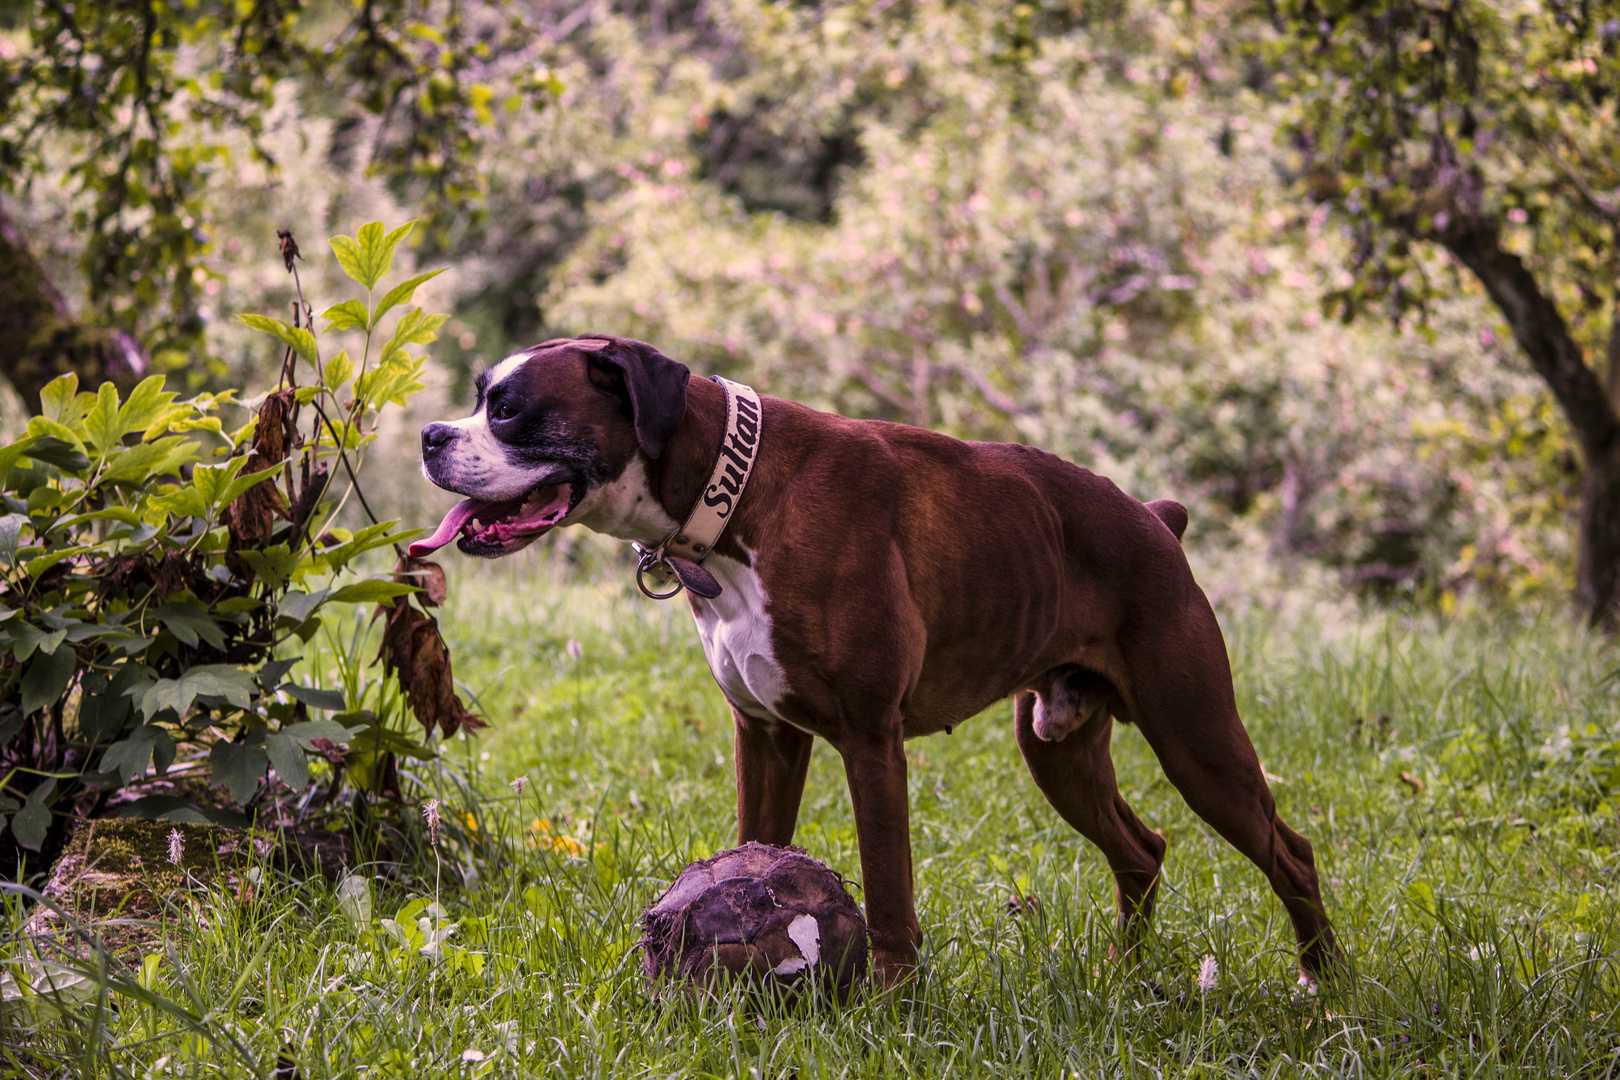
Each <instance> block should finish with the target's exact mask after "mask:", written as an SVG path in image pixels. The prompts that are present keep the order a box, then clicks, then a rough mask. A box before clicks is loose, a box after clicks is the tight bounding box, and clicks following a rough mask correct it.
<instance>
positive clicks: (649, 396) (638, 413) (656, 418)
mask: <svg viewBox="0 0 1620 1080" xmlns="http://www.w3.org/2000/svg"><path fill="white" fill-rule="evenodd" d="M606 341H607V345H606V346H605V347H603V348H601V349H597V350H595V351H593V352H591V353H588V354H587V356H586V367H587V370H588V372H589V374H590V378H591V382H592V383H595V384H596V385H597V386H598V387H600V388H601V389H603V390H606V391H608V392H610V393H620V394H623V395H624V396H625V397H626V398H628V400H629V404H630V419H631V422H632V423H633V424H634V425H635V428H636V442H637V443H639V444H640V446H641V450H642V453H644V454H646V455H647V456H648V457H650V458H656V457H658V456H659V455H660V454H662V453H663V452H664V444H665V443H667V442H669V440H670V436H672V435H674V434H675V429H676V428H678V427H680V424H681V418H682V417H684V416H685V415H686V383H687V380H688V379H690V378H691V374H692V373H691V371H690V369H688V368H687V366H686V365H685V364H683V363H680V362H679V361H677V360H671V359H670V358H669V357H667V356H665V355H664V354H663V353H661V352H659V351H658V350H657V349H655V348H653V347H652V346H651V345H648V344H647V343H646V342H643V341H631V340H630V339H628V338H607V339H606Z"/></svg>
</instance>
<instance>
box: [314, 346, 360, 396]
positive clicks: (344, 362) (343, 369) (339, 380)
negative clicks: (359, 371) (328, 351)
mask: <svg viewBox="0 0 1620 1080" xmlns="http://www.w3.org/2000/svg"><path fill="white" fill-rule="evenodd" d="M353 374H354V361H353V360H350V359H349V350H348V349H344V350H343V351H342V352H340V353H338V354H337V355H336V356H334V357H332V359H330V360H328V361H327V362H326V368H325V372H324V375H325V377H324V378H323V379H322V380H321V381H322V382H323V383H324V384H325V385H326V388H327V389H328V390H331V391H332V392H334V393H336V392H337V390H338V388H339V387H341V386H342V385H343V384H344V383H346V382H348V381H349V376H351V375H353Z"/></svg>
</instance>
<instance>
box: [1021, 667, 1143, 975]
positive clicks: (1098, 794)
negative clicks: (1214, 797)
mask: <svg viewBox="0 0 1620 1080" xmlns="http://www.w3.org/2000/svg"><path fill="white" fill-rule="evenodd" d="M1093 677H1094V678H1097V679H1100V678H1101V676H1093ZM1035 706H1036V699H1035V695H1034V694H1033V693H1027V692H1026V693H1021V694H1019V695H1018V697H1017V699H1016V701H1015V702H1014V723H1015V727H1016V733H1017V737H1018V749H1019V750H1021V751H1023V754H1024V762H1025V763H1026V764H1027V765H1028V766H1029V771H1030V774H1031V775H1033V776H1034V777H1035V783H1036V785H1037V786H1039V787H1040V789H1041V793H1042V794H1043V795H1045V796H1046V801H1047V802H1049V803H1051V804H1052V806H1053V808H1054V809H1056V810H1057V812H1058V813H1059V814H1060V815H1061V816H1062V817H1063V820H1064V821H1067V822H1068V823H1069V824H1070V825H1072V826H1073V827H1074V828H1075V830H1076V831H1077V832H1079V833H1080V835H1082V836H1084V837H1085V838H1086V839H1087V840H1090V841H1091V842H1092V843H1093V844H1095V845H1097V847H1098V848H1100V849H1101V850H1102V853H1103V857H1104V858H1106V859H1107V860H1108V868H1109V869H1110V870H1112V871H1113V873H1114V886H1115V895H1116V897H1117V899H1118V901H1119V918H1120V932H1121V936H1122V938H1123V940H1124V942H1125V950H1126V956H1127V958H1128V959H1134V958H1135V955H1136V945H1137V944H1138V942H1139V941H1140V940H1141V937H1142V932H1143V930H1144V929H1145V928H1146V925H1147V920H1148V917H1149V916H1150V915H1151V914H1152V913H1153V897H1154V894H1155V893H1156V892H1157V891H1158V887H1159V867H1160V865H1161V864H1162V863H1163V861H1164V837H1162V836H1160V835H1159V834H1158V833H1157V832H1155V831H1154V830H1152V829H1150V828H1148V827H1147V826H1146V825H1144V824H1142V821H1141V819H1140V818H1138V817H1137V816H1136V813H1135V812H1134V811H1133V810H1132V809H1131V808H1130V806H1129V804H1127V803H1126V802H1125V799H1124V797H1123V796H1121V795H1120V793H1119V786H1118V784H1117V783H1116V781H1115V779H1114V759H1113V756H1112V753H1111V751H1110V747H1109V736H1110V734H1111V733H1112V732H1113V727H1114V724H1113V720H1112V719H1111V718H1110V717H1109V715H1108V710H1107V709H1106V708H1105V707H1104V708H1099V709H1087V710H1084V711H1083V712H1082V713H1081V714H1080V716H1079V723H1078V726H1076V727H1073V728H1071V729H1070V730H1068V731H1067V733H1066V734H1063V735H1061V736H1060V737H1058V738H1057V739H1056V740H1055V741H1054V740H1052V739H1050V738H1048V737H1043V735H1042V734H1041V733H1038V732H1037V730H1036V715H1035ZM1045 726H1046V725H1044V724H1043V727H1045Z"/></svg>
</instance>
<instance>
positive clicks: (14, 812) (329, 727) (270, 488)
mask: <svg viewBox="0 0 1620 1080" xmlns="http://www.w3.org/2000/svg"><path fill="white" fill-rule="evenodd" d="M411 228H412V225H411V224H406V225H404V226H402V227H400V228H398V229H395V230H393V231H391V232H390V231H387V230H386V229H385V228H384V227H383V226H382V224H381V223H375V222H374V223H372V224H369V225H366V226H363V227H362V228H361V229H360V230H359V232H358V233H357V234H356V235H355V236H353V237H348V236H339V237H336V238H334V239H333V240H332V249H333V252H334V254H335V255H336V257H337V260H338V262H339V264H340V265H341V266H342V267H343V269H344V270H345V271H346V272H347V273H348V275H349V276H350V277H351V278H352V279H353V280H354V281H355V282H357V283H358V284H359V285H361V286H362V287H363V288H364V290H365V293H364V296H363V297H361V298H356V299H351V300H346V301H344V302H343V303H340V304H338V305H336V306H334V307H332V308H330V309H328V310H327V312H326V313H325V315H324V318H325V319H326V320H327V329H328V331H329V332H348V331H353V332H355V333H356V335H363V345H362V346H361V348H360V352H359V357H360V358H359V360H358V362H356V361H354V360H353V359H351V357H350V355H349V352H348V350H346V349H343V350H340V351H339V352H338V353H337V354H336V355H334V356H332V357H331V358H330V359H328V360H325V361H324V362H323V361H322V359H321V355H320V348H319V342H318V339H317V337H316V334H315V332H314V329H313V324H314V320H313V318H312V317H311V315H312V312H311V309H310V308H309V307H308V306H307V305H302V306H301V308H300V311H299V313H298V315H297V316H295V319H294V322H293V323H292V324H288V323H285V322H282V321H281V320H279V319H274V318H270V317H266V316H260V315H244V316H242V317H241V318H242V321H243V322H245V323H247V324H248V325H250V326H253V327H255V328H256V329H259V330H262V331H263V332H265V333H267V334H269V335H271V336H272V337H274V338H276V339H277V340H279V341H281V342H282V343H284V344H285V346H286V352H285V355H284V358H283V364H282V371H281V377H280V381H279V384H278V388H277V389H276V391H275V392H273V393H270V394H267V395H265V397H264V398H263V399H262V400H261V401H260V402H258V404H257V408H256V410H255V411H254V413H253V415H252V417H251V418H250V419H249V420H248V421H247V423H246V424H244V425H243V426H241V427H240V428H237V429H235V430H229V431H228V430H227V429H226V428H225V426H224V424H223V422H222V419H221V415H220V414H221V411H222V410H223V409H224V408H225V407H226V406H229V405H234V404H236V400H235V397H234V392H226V393H223V394H217V395H214V394H204V395H201V396H198V397H195V398H191V399H189V400H185V401H182V400H178V395H176V394H174V393H171V392H169V391H166V390H165V389H164V380H163V377H162V376H153V377H151V378H148V379H146V380H145V381H144V382H142V383H140V384H139V385H138V386H136V387H135V388H134V389H133V390H132V391H131V392H130V394H129V396H128V397H127V398H125V399H122V400H120V397H119V394H118V391H117V389H116V388H115V387H114V386H112V385H111V384H104V385H102V386H100V387H99V388H97V389H96V390H95V391H93V392H90V391H82V392H81V391H80V390H79V387H78V385H77V377H76V376H74V375H66V376H63V377H61V378H58V379H56V380H55V381H54V382H52V383H50V384H49V385H48V386H46V388H45V390H44V392H43V393H42V394H41V401H40V404H41V414H40V415H39V416H36V417H34V418H33V419H32V420H30V421H29V424H28V427H27V431H26V433H25V434H24V436H23V437H22V438H20V439H17V440H16V441H14V442H11V443H9V444H7V445H5V446H4V447H0V478H3V487H0V499H3V506H0V510H3V511H4V513H3V516H0V650H4V651H3V654H0V828H4V827H6V826H9V839H10V840H11V841H12V842H14V843H15V844H16V845H19V846H21V847H23V848H27V849H31V850H36V851H40V850H43V851H46V852H49V850H50V849H51V848H53V847H54V846H56V844H55V842H56V841H59V837H60V835H61V832H62V827H63V826H65V824H66V819H67V817H68V816H69V815H71V814H79V815H93V814H95V813H98V812H101V811H103V810H105V809H106V808H107V806H108V802H109V799H110V798H111V797H112V796H113V794H114V793H116V792H118V791H119V790H120V789H123V788H127V787H129V786H130V785H133V784H138V783H139V782H140V781H141V780H142V779H143V778H144V777H146V776H147V775H148V772H149V770H154V769H155V771H156V772H157V773H158V774H160V775H161V774H163V773H164V772H166V771H167V770H168V769H169V768H170V766H171V765H172V764H173V763H174V762H175V761H176V759H177V758H178V757H181V756H182V755H184V756H186V757H187V758H188V759H198V760H199V762H200V759H202V758H204V757H206V761H207V774H208V777H209V780H210V782H211V784H212V785H213V786H214V787H219V788H223V789H224V790H225V792H227V793H228V794H229V797H230V800H231V801H233V802H234V803H236V804H239V805H240V806H242V807H244V808H247V809H249V810H252V809H254V808H255V807H256V806H257V805H259V804H260V803H262V801H263V800H264V798H265V796H266V793H267V792H269V791H270V790H272V788H271V786H270V785H269V784H268V783H267V781H268V778H269V775H270V774H271V773H272V772H273V773H274V776H275V777H276V778H277V779H278V780H279V781H280V782H281V783H282V784H284V785H285V786H286V787H287V788H290V789H292V790H294V791H304V790H306V789H307V788H308V787H309V786H310V784H311V782H312V777H316V776H317V775H324V776H325V777H327V779H328V782H329V784H330V787H331V789H332V790H333V791H335V789H336V787H337V786H338V785H339V784H340V783H341V782H342V779H343V776H344V775H345V773H347V775H348V776H349V777H350V778H351V779H352V780H353V781H355V782H356V784H357V786H359V787H362V788H365V789H368V790H371V791H374V792H378V793H389V794H397V793H398V789H397V784H395V783H393V782H392V780H391V777H392V765H391V763H392V761H393V759H394V756H395V755H397V754H409V755H413V756H418V757H423V756H431V752H432V751H431V747H430V746H428V745H426V744H424V743H423V742H420V741H418V740H416V739H414V738H412V737H411V735H410V734H409V733H408V731H406V730H405V727H404V722H403V718H404V715H405V713H406V711H407V707H408V708H409V711H414V712H415V714H416V716H417V717H418V719H419V720H420V721H421V722H422V723H423V724H424V725H425V726H426V727H427V728H428V731H429V733H430V734H431V731H432V729H433V726H434V725H435V724H436V723H437V724H438V725H439V726H440V727H441V728H442V730H443V731H444V732H445V733H446V734H449V733H452V732H454V731H456V730H458V729H460V728H463V727H476V726H479V723H480V722H479V721H478V720H477V718H476V717H474V716H473V715H472V714H471V713H469V712H468V711H467V710H466V709H465V708H464V707H463V706H462V705H461V703H460V702H459V700H457V698H456V697H455V694H454V690H453V682H452V679H451V674H450V666H449V655H448V652H447V650H446V649H445V646H444V642H443V640H442V639H441V638H440V637H439V635H438V630H437V626H436V624H435V622H434V620H433V619H432V617H431V616H429V615H427V614H426V613H425V611H423V610H421V609H420V608H419V607H416V606H413V605H412V603H411V601H410V599H409V598H410V596H411V595H413V594H415V595H416V597H417V603H418V604H423V605H432V604H435V603H437V602H438V601H439V600H441V599H442V598H443V588H444V577H443V573H442V572H441V571H440V570H439V569H438V567H436V566H434V565H432V564H430V563H422V562H418V561H415V560H409V561H404V562H402V563H401V564H400V565H399V566H396V568H395V573H394V574H392V575H369V576H368V575H362V574H356V573H352V572H351V571H353V570H354V568H355V565H356V562H357V560H360V559H361V558H362V557H363V556H365V555H366V554H367V553H368V552H372V551H376V550H378V549H382V548H386V547H388V546H390V545H392V544H395V543H396V542H397V541H399V540H401V539H403V538H405V537H406V536H408V535H411V534H410V533H409V532H408V531H401V530H399V529H398V528H397V524H398V523H397V522H394V521H378V520H376V518H375V516H374V515H372V513H371V508H370V506H369V505H368V504H366V501H365V496H364V494H363V492H362V491H361V489H360V487H359V473H360V471H361V468H362V466H363V464H364V458H365V454H366V449H367V447H368V446H369V445H370V444H371V442H372V441H373V440H374V439H375V438H376V424H377V419H378V416H379V414H380V413H381V412H382V411H383V410H385V409H388V408H390V407H399V406H403V405H404V404H405V403H406V401H408V400H409V398H410V396H411V395H412V394H414V393H415V392H416V391H418V390H420V389H421V388H422V383H421V381H420V379H419V376H420V374H421V372H422V368H423V365H424V364H425V362H426V361H425V358H424V356H423V355H422V354H421V353H420V351H419V349H420V347H421V346H424V345H427V344H429V343H431V342H432V341H433V340H434V338H435V336H436V333H437V330H438V328H439V326H440V325H441V324H442V323H443V322H444V320H445V318H446V316H444V315H436V314H426V313H424V312H423V311H422V310H421V309H420V308H418V307H415V306H412V305H411V298H412V296H413V295H414V293H415V290H416V288H417V287H418V286H420V285H421V284H422V283H423V282H424V281H427V280H428V279H429V278H431V277H433V276H434V275H435V274H436V273H438V271H434V272H431V273H426V274H419V275H416V276H414V277H411V278H409V279H407V280H405V281H403V282H400V283H399V284H397V285H395V286H393V287H392V288H389V289H387V290H386V291H385V292H383V293H382V295H381V296H380V297H377V296H376V293H377V291H378V289H379V288H380V286H381V283H382V281H383V279H384V278H386V277H387V276H388V274H389V271H390V270H391V268H392V263H393V254H394V251H395V249H396V248H397V246H398V244H399V243H400V241H401V240H403V239H404V238H405V237H406V236H407V235H409V233H410V231H411ZM282 253H283V256H284V258H285V260H286V264H287V268H288V270H289V271H291V272H293V273H294V275H295V281H296V269H295V265H294V260H295V259H297V258H298V257H299V255H298V251H297V245H296V242H294V240H293V238H292V237H291V235H290V234H284V236H283V246H282ZM300 300H301V301H302V296H301V290H300ZM400 308H403V309H404V310H403V311H400V312H399V313H398V314H397V316H396V317H395V318H394V321H393V326H392V331H391V333H388V334H384V333H383V332H382V326H381V324H382V322H383V320H384V319H385V318H386V317H388V316H390V315H393V314H394V313H395V310H396V309H400ZM306 373H307V374H312V375H313V381H311V382H308V383H305V384H303V385H300V384H299V381H298V380H299V376H300V375H304V374H306ZM306 410H307V414H308V420H309V423H308V425H307V430H306V427H305V425H303V424H302V423H301V421H302V420H303V419H304V418H305V413H306ZM340 479H341V483H337V482H335V481H338V480H340ZM339 492H341V494H339ZM351 496H352V497H354V499H355V500H356V501H357V502H359V504H360V506H361V507H362V508H363V510H364V513H365V515H366V517H367V518H368V519H370V520H369V523H368V524H366V525H364V526H363V527H361V528H357V529H354V530H352V531H351V530H350V529H347V528H344V527H342V526H341V525H339V524H338V522H339V520H340V519H342V515H343V514H344V512H345V509H346V507H347V504H348V502H349V500H350V497H351ZM424 586H425V587H424ZM372 604H376V605H382V606H383V607H381V608H379V611H382V610H386V611H387V614H388V619H387V622H386V624H385V626H386V629H385V630H384V633H383V649H382V651H381V653H380V654H377V655H375V656H368V655H367V653H369V648H370V646H369V644H368V642H367V640H366V635H365V634H364V633H363V632H362V630H363V626H364V624H363V623H362V622H359V621H357V624H356V631H355V632H354V633H353V634H341V633H334V632H332V631H331V630H330V628H329V629H328V632H327V633H326V634H325V635H323V638H324V643H325V647H326V648H327V649H328V650H329V651H330V652H331V653H332V656H333V660H334V661H335V663H333V664H331V665H321V664H315V663H311V664H309V665H306V669H307V671H308V672H310V673H314V674H316V675H322V674H325V675H326V676H327V677H326V678H324V679H317V682H318V683H320V682H324V683H325V684H326V685H318V684H317V685H309V684H307V682H306V681H300V680H298V679H295V678H292V677H291V676H292V674H293V672H294V671H295V669H298V666H299V661H300V659H301V657H300V655H299V653H298V650H299V649H300V648H301V647H304V646H308V645H309V644H310V643H311V642H312V641H313V640H314V639H315V637H316V635H317V633H319V632H320V631H321V629H322V626H323V622H328V621H331V620H332V617H333V615H334V614H335V612H337V611H339V610H341V609H342V608H343V607H349V608H353V607H354V606H356V605H372ZM402 657H408V658H409V659H410V661H411V662H410V663H407V664H401V663H400V660H401V658H402ZM379 665H380V669H381V670H377V669H378V667H379ZM312 713H313V714H315V715H312ZM330 793H331V792H329V794H330ZM306 805H307V802H306ZM121 810H122V811H123V812H124V813H126V814H128V813H136V814H141V815H143V816H158V817H165V818H173V819H176V820H204V819H209V818H212V819H216V820H218V819H221V818H222V817H223V818H230V817H236V816H237V815H234V814H232V813H230V812H227V811H222V810H220V809H219V808H210V807H207V806H198V805H194V804H192V803H191V802H188V801H186V800H184V799H181V798H177V797H175V796H173V795H169V796H147V797H145V798H139V799H133V800H128V801H127V802H126V805H124V806H123V807H121ZM53 824H54V825H55V826H56V827H55V828H53Z"/></svg>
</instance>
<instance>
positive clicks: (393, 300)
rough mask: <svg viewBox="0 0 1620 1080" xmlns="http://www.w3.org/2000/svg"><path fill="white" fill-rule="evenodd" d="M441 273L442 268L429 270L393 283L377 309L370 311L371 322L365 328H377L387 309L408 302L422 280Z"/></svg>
mask: <svg viewBox="0 0 1620 1080" xmlns="http://www.w3.org/2000/svg"><path fill="white" fill-rule="evenodd" d="M442 273H444V269H442V268H441V269H438V270H429V271H428V272H427V273H425V274H417V275H416V276H415V277H413V278H409V279H407V280H405V281H402V282H400V283H399V284H398V285H395V286H394V287H393V288H392V289H389V290H388V292H387V293H385V294H384V295H383V298H382V299H381V300H380V301H378V303H377V310H375V311H373V312H372V313H371V324H370V325H369V326H367V327H366V329H367V330H375V329H376V328H377V324H378V323H380V322H382V317H383V316H384V315H386V314H387V313H388V312H389V311H391V310H393V309H394V308H396V307H398V306H399V305H400V304H408V303H410V301H411V296H412V295H413V294H414V293H415V292H416V290H417V287H418V286H420V285H421V284H422V283H423V282H424V281H430V280H432V279H433V278H436V277H438V276H439V275H440V274H442Z"/></svg>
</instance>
